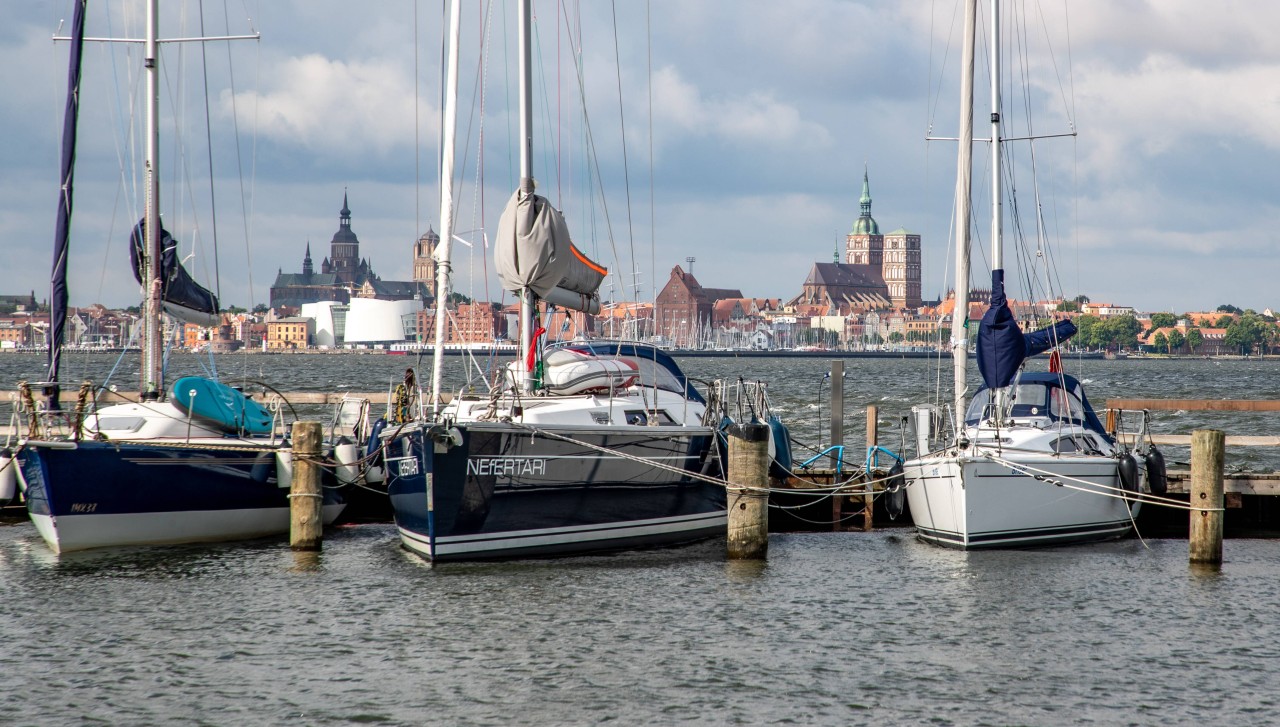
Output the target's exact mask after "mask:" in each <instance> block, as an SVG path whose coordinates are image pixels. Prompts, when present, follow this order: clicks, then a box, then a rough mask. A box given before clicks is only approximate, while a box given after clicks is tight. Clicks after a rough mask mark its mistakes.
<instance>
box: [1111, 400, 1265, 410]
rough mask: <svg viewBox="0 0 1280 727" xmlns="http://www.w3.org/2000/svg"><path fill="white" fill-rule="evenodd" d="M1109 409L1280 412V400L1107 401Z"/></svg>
mask: <svg viewBox="0 0 1280 727" xmlns="http://www.w3.org/2000/svg"><path fill="white" fill-rule="evenodd" d="M1107 408H1108V409H1129V410H1135V409H1137V410H1140V409H1150V410H1152V411H1280V399H1107Z"/></svg>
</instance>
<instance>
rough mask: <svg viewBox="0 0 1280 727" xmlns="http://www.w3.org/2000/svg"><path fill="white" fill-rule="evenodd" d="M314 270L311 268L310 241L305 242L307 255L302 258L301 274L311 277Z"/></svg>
mask: <svg viewBox="0 0 1280 727" xmlns="http://www.w3.org/2000/svg"><path fill="white" fill-rule="evenodd" d="M314 272H315V268H313V267H312V266H311V241H310V240H307V254H306V255H304V256H303V257H302V274H303V275H311V274H312V273H314Z"/></svg>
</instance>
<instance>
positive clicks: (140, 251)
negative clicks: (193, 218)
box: [129, 219, 218, 316]
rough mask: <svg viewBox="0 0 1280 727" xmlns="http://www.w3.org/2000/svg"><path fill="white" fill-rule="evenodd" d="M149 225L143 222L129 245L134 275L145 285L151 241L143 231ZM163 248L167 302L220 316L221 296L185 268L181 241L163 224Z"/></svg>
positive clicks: (161, 272)
mask: <svg viewBox="0 0 1280 727" xmlns="http://www.w3.org/2000/svg"><path fill="white" fill-rule="evenodd" d="M145 227H146V220H145V219H144V220H141V221H139V222H138V224H137V226H135V227H134V228H133V235H131V236H130V238H129V239H130V242H131V243H132V244H131V245H130V246H129V260H130V261H131V262H132V263H133V277H134V279H135V280H137V281H138V283H139V284H141V285H143V287H144V288H145V287H146V284H145V283H143V282H142V259H143V256H144V255H145V254H146V252H145V251H146V244H147V243H146V239H147V238H146V234H145V232H144V231H143V230H144V228H145ZM160 248H161V250H162V252H161V255H160V277H161V280H162V281H163V283H162V285H163V291H162V293H161V295H162V297H163V298H164V302H165V303H168V304H170V306H177V307H179V308H182V309H186V310H189V311H194V312H195V313H198V314H204V315H208V316H217V314H218V296H216V295H214V294H213V293H211V292H209V291H208V290H206V289H205V288H204V287H202V286H201V285H200V284H199V283H197V282H196V281H195V280H194V279H193V278H192V277H191V274H190V273H188V272H187V271H186V269H185V268H183V267H182V263H181V262H179V261H178V243H177V241H175V240H174V239H173V237H172V236H170V235H169V232H168V231H167V230H165V229H164V227H163V226H161V227H160ZM171 312H173V311H172V309H171Z"/></svg>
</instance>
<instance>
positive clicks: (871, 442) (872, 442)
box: [862, 404, 880, 532]
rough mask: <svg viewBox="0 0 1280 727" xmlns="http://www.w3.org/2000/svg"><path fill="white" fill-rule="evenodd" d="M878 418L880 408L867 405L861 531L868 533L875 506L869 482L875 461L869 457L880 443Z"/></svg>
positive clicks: (872, 477)
mask: <svg viewBox="0 0 1280 727" xmlns="http://www.w3.org/2000/svg"><path fill="white" fill-rule="evenodd" d="M879 417H880V408H879V407H877V406H876V405H875V404H868V405H867V464H868V467H867V473H866V478H867V482H866V488H867V493H866V494H865V495H863V496H862V507H863V510H862V530H863V531H864V532H869V531H870V530H871V516H872V509H873V507H874V505H875V504H876V493H875V486H874V485H872V484H871V481H872V480H874V479H875V478H876V476H875V473H874V472H873V471H872V470H871V467H870V464H871V463H872V462H874V461H875V460H874V459H873V458H872V457H871V448H872V447H874V446H876V445H878V444H879V443H880V427H879V425H878V424H877V422H878V421H879Z"/></svg>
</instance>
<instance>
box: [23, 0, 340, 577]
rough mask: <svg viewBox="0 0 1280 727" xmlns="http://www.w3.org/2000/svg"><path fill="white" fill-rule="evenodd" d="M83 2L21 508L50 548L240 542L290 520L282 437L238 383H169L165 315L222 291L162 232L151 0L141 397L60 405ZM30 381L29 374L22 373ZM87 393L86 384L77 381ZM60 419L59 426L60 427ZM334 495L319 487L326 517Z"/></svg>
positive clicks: (141, 230) (212, 315) (75, 34)
mask: <svg viewBox="0 0 1280 727" xmlns="http://www.w3.org/2000/svg"><path fill="white" fill-rule="evenodd" d="M85 5H86V0H78V1H77V2H76V5H75V15H74V18H73V22H72V36H71V38H70V40H71V69H70V72H69V80H68V93H67V110H66V118H65V120H64V133H63V139H64V141H63V144H64V146H63V152H62V185H61V189H60V193H59V202H58V218H57V225H56V228H57V230H56V239H55V246H54V259H53V277H52V296H51V300H52V310H51V315H52V325H51V340H50V344H49V370H48V376H47V379H48V383H46V384H42V385H40V386H41V387H42V388H43V391H44V394H45V396H46V397H47V404H46V405H45V407H44V408H43V410H40V408H39V407H38V406H36V405H35V403H34V400H31V399H29V401H30V403H29V405H28V407H27V408H28V414H29V416H30V432H29V436H28V437H27V438H25V439H23V440H22V441H21V442H20V443H19V447H18V449H17V451H16V452H15V453H14V459H15V461H16V462H17V464H18V470H17V475H18V484H19V486H20V487H21V488H22V491H23V494H24V495H25V498H26V502H27V511H28V513H29V514H30V516H31V519H32V521H33V522H34V523H35V525H36V528H37V529H38V530H39V532H40V534H41V535H42V536H43V537H44V539H45V540H46V541H47V542H48V544H49V546H50V547H51V548H52V549H53V550H54V551H56V552H66V551H72V550H83V549H88V548H98V547H106V546H118V545H141V544H152V543H183V542H197V541H215V540H238V539H244V538H252V537H259V536H264V535H271V534H275V533H284V532H287V531H288V529H289V501H288V488H289V485H290V482H289V477H288V473H289V471H290V452H289V449H288V443H287V442H285V441H283V438H282V437H281V436H275V434H274V430H275V428H274V427H273V426H271V423H272V416H271V414H270V412H268V411H267V410H266V409H265V408H263V407H262V406H261V405H260V404H258V403H257V402H254V401H252V400H250V399H248V398H247V397H245V396H244V394H242V393H240V392H239V391H236V390H234V389H231V388H230V387H227V386H225V385H223V384H220V383H218V382H216V381H212V380H209V379H203V378H188V379H180V380H178V381H177V382H176V383H175V384H174V387H173V390H172V391H167V390H166V389H165V386H164V379H163V369H162V366H161V360H162V357H161V353H162V352H161V350H160V345H161V341H160V338H161V316H162V314H163V313H166V312H167V313H169V314H171V315H176V316H179V317H181V318H182V319H184V320H187V321H192V322H198V323H201V324H203V325H210V324H212V323H214V322H216V321H217V317H218V300H217V297H216V296H215V295H213V294H212V293H211V292H210V291H208V290H206V289H204V288H203V287H201V286H199V285H198V284H197V283H195V282H194V281H193V280H192V279H191V277H190V276H189V275H188V274H187V272H186V271H185V270H184V269H183V268H182V266H181V264H180V263H179V262H178V258H177V245H176V243H175V242H174V241H173V239H172V238H171V237H170V236H169V234H168V233H167V232H165V231H164V230H162V229H161V227H160V222H159V213H158V208H157V204H158V201H159V185H158V181H157V180H158V178H159V175H158V173H157V171H156V161H157V159H156V157H157V156H158V155H157V153H156V149H157V143H156V139H157V131H156V129H157V126H158V123H157V122H158V112H157V97H158V89H159V82H158V75H157V74H158V73H159V53H158V44H159V40H158V38H157V37H156V27H157V25H156V21H155V15H156V12H157V2H156V0H150V2H149V3H148V6H147V7H148V13H149V15H148V22H147V28H148V37H147V38H146V41H145V42H146V51H145V53H144V68H145V73H146V78H147V130H148V134H147V139H148V144H147V160H146V165H145V168H146V169H147V170H148V171H149V173H148V179H147V210H146V216H145V217H144V218H143V220H142V221H141V222H139V223H138V226H137V227H136V228H135V229H134V232H133V236H132V237H133V244H132V246H131V256H132V257H133V260H134V274H135V276H136V278H137V280H138V281H139V283H142V284H143V288H144V289H145V290H146V291H147V298H146V300H145V305H144V314H143V325H144V328H145V331H146V332H145V334H144V336H143V343H142V349H143V367H142V368H143V370H142V384H141V387H140V388H141V393H140V397H139V401H137V402H131V403H123V404H116V405H111V406H106V407H102V408H101V409H94V410H91V411H90V410H88V409H89V406H90V404H91V402H90V401H89V400H88V399H87V398H83V397H82V399H81V400H80V402H78V404H77V407H76V411H75V412H74V413H67V414H63V413H62V412H61V411H60V408H61V407H60V404H59V394H60V392H59V389H60V385H59V375H60V371H59V368H60V362H61V353H62V344H63V340H64V332H65V331H64V327H65V322H66V316H67V300H68V295H67V282H66V281H67V260H68V242H69V239H70V235H69V231H70V221H71V209H72V178H73V174H74V166H75V145H76V139H75V134H76V125H77V114H78V108H79V85H80V59H81V51H82V46H83V42H84V24H85V19H84V15H85ZM24 386H25V384H24ZM82 391H84V390H83V389H82ZM55 421H61V422H62V424H63V426H64V427H65V429H66V431H65V433H58V430H59V427H55V426H54V424H53V423H54V422H55ZM341 509H342V503H341V501H340V500H339V499H337V498H336V497H335V496H333V495H326V503H325V506H324V514H325V519H326V521H327V522H331V521H332V520H333V519H334V518H336V517H337V516H338V514H339V513H340V512H341Z"/></svg>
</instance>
